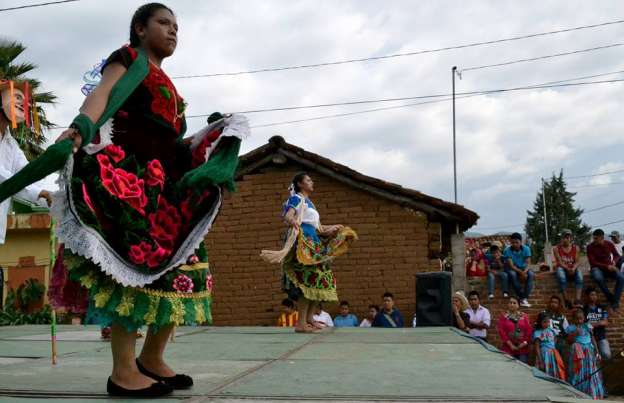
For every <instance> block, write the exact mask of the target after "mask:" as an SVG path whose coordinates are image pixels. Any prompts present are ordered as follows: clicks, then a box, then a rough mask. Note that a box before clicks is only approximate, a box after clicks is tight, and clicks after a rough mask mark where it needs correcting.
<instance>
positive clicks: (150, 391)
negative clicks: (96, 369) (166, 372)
mask: <svg viewBox="0 0 624 403" xmlns="http://www.w3.org/2000/svg"><path fill="white" fill-rule="evenodd" d="M106 391H107V392H108V394H109V395H111V396H123V397H138V398H141V397H145V398H148V397H159V396H166V395H169V394H171V392H173V388H172V387H171V386H169V385H167V384H164V383H162V382H154V383H153V384H151V385H150V386H148V387H147V388H143V389H126V388H122V387H121V386H119V385H117V384H116V383H115V382H113V380H112V379H111V378H110V377H108V383H107V384H106Z"/></svg>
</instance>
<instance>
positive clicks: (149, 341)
mask: <svg viewBox="0 0 624 403" xmlns="http://www.w3.org/2000/svg"><path fill="white" fill-rule="evenodd" d="M172 330H173V325H167V326H165V327H162V328H160V329H159V330H158V332H157V333H154V331H153V330H152V328H151V327H150V328H148V329H147V335H146V336H145V344H143V350H141V355H140V356H139V362H140V363H141V365H143V367H145V369H147V370H148V371H150V372H152V373H154V374H156V375H158V376H163V377H172V376H175V374H176V373H175V372H174V371H173V370H172V369H171V368H170V367H169V366H168V365H167V364H165V359H164V353H165V347H167V342H168V341H169V337H170V335H171V331H172Z"/></svg>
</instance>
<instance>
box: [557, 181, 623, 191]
mask: <svg viewBox="0 0 624 403" xmlns="http://www.w3.org/2000/svg"><path fill="white" fill-rule="evenodd" d="M614 185H624V182H611V183H596V184H593V185H584V186H572V187H569V188H568V189H587V188H598V187H603V186H614Z"/></svg>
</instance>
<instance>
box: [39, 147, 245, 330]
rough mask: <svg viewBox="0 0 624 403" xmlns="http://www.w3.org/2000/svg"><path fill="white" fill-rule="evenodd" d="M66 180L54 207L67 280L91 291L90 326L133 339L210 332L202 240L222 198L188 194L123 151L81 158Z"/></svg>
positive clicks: (214, 190) (215, 190)
mask: <svg viewBox="0 0 624 403" xmlns="http://www.w3.org/2000/svg"><path fill="white" fill-rule="evenodd" d="M172 152H173V151H172ZM236 152H237V150H236ZM190 168H192V167H190ZM67 170H68V171H69V172H71V175H67V178H68V179H67V180H66V181H67V183H66V186H65V187H64V189H65V190H64V194H60V195H58V198H57V197H55V199H54V203H53V207H56V208H57V210H58V211H56V216H57V217H60V218H58V220H59V222H58V223H59V226H58V228H57V234H58V235H59V238H60V239H61V240H62V241H63V242H64V243H65V250H64V259H63V266H64V267H65V269H66V272H65V273H66V274H67V275H66V277H67V278H68V279H69V280H72V281H75V282H78V283H79V284H80V285H81V286H82V287H84V288H85V289H86V290H87V293H88V300H89V302H88V317H91V318H95V319H96V320H97V321H98V322H99V323H103V324H110V323H113V322H114V323H118V324H121V325H122V326H124V327H125V328H126V329H127V330H129V331H133V330H136V329H138V328H139V327H142V326H146V325H147V326H152V327H153V328H154V329H158V328H160V327H162V326H166V325H170V324H173V325H183V324H202V323H210V322H211V314H210V302H211V291H212V277H211V275H210V273H209V271H208V263H207V256H206V251H205V249H204V246H203V237H204V236H205V234H206V233H207V232H208V229H209V228H210V225H211V224H212V222H213V220H214V218H215V217H216V215H217V213H218V211H219V207H220V205H221V188H220V187H217V186H211V185H209V186H204V187H202V188H201V189H196V188H193V189H189V188H181V187H180V186H179V183H180V180H179V179H174V178H172V177H170V175H169V173H168V172H166V170H165V168H164V167H163V165H162V164H161V163H160V162H159V161H158V160H156V159H154V160H151V161H148V162H140V161H139V160H138V159H137V158H135V157H134V156H133V155H131V154H128V153H126V152H125V150H124V149H122V148H121V147H119V146H117V145H109V146H107V147H106V148H104V149H103V150H101V151H99V152H97V153H95V154H92V155H89V154H86V153H83V152H80V153H78V154H76V157H75V158H74V161H73V166H71V167H70V168H67ZM181 173H182V174H184V171H182V172H181ZM172 176H175V175H172ZM177 176H179V174H178V175H177ZM62 177H63V176H62ZM62 188H63V187H62ZM55 196H56V195H55ZM55 205H56V206H55ZM64 289H65V290H66V289H67V287H64ZM51 291H52V290H51ZM69 306H72V305H69ZM74 306H76V305H74Z"/></svg>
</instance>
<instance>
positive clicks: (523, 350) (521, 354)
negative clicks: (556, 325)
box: [496, 297, 533, 364]
mask: <svg viewBox="0 0 624 403" xmlns="http://www.w3.org/2000/svg"><path fill="white" fill-rule="evenodd" d="M496 328H497V330H498V335H499V336H500V339H501V347H500V349H501V350H502V351H504V352H505V353H507V354H509V355H511V356H512V357H514V358H515V359H517V360H520V361H522V362H524V363H525V364H526V363H527V362H528V361H529V342H530V341H531V334H532V333H533V329H532V328H531V323H530V322H529V316H528V315H527V314H525V313H523V312H521V311H520V305H519V304H518V299H517V298H515V297H510V298H509V302H508V303H507V312H505V313H503V314H502V315H501V316H500V318H499V319H498V324H497V325H496Z"/></svg>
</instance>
